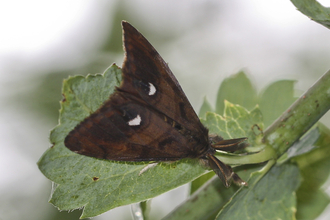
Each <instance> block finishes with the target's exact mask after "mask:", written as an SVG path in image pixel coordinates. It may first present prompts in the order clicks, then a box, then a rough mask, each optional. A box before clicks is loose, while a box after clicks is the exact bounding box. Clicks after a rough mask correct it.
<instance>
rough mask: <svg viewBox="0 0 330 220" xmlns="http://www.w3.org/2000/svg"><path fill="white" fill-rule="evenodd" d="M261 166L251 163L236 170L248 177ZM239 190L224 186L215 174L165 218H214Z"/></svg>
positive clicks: (164, 219) (242, 176)
mask: <svg viewBox="0 0 330 220" xmlns="http://www.w3.org/2000/svg"><path fill="white" fill-rule="evenodd" d="M260 168H261V166H260V165H251V166H245V167H244V169H241V170H237V169H236V170H235V172H236V173H237V174H238V175H239V176H240V177H241V178H243V179H248V178H249V176H250V174H251V173H252V172H255V171H257V170H259V169H260ZM237 190H238V186H235V185H232V186H231V187H229V188H226V187H224V185H223V184H222V183H221V181H220V179H219V178H218V177H217V176H214V177H213V178H212V179H210V180H209V181H207V182H206V183H205V184H204V185H203V186H202V187H201V188H200V189H199V190H197V191H196V192H194V194H192V195H191V196H190V197H189V198H188V199H187V200H186V201H185V202H184V203H182V204H181V205H180V206H178V207H176V209H175V210H173V211H172V212H171V213H170V214H168V215H167V216H166V217H165V218H163V220H175V219H180V220H190V219H200V220H207V219H214V218H215V217H216V215H217V214H218V212H219V211H220V209H221V208H222V207H223V206H224V205H225V204H226V203H227V202H228V201H229V200H230V199H231V197H232V196H233V195H234V193H235V192H236V191H237ZM238 211H239V210H238Z"/></svg>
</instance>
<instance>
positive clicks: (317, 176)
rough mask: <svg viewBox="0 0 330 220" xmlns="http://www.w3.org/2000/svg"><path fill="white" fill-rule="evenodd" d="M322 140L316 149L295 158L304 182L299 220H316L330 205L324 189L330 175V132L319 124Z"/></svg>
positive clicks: (300, 192)
mask: <svg viewBox="0 0 330 220" xmlns="http://www.w3.org/2000/svg"><path fill="white" fill-rule="evenodd" d="M318 128H319V130H320V135H321V136H320V138H319V140H318V141H317V142H316V144H315V145H316V148H315V149H314V150H312V151H310V152H308V153H306V154H303V155H300V156H298V157H295V158H293V160H294V161H295V162H296V163H297V164H298V166H299V168H300V170H301V175H302V177H303V181H302V184H301V186H300V187H299V189H298V191H297V201H298V211H297V219H315V218H316V217H318V216H319V215H320V214H321V213H322V212H323V210H324V209H325V208H326V207H327V206H328V205H329V204H330V198H329V196H328V195H327V193H325V192H324V190H323V189H322V186H323V184H324V183H325V182H326V181H327V179H328V177H329V175H330V169H329V167H330V130H329V129H328V128H326V127H325V126H324V125H322V124H320V123H319V126H318Z"/></svg>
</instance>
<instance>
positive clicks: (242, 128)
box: [201, 101, 263, 144]
mask: <svg viewBox="0 0 330 220" xmlns="http://www.w3.org/2000/svg"><path fill="white" fill-rule="evenodd" d="M201 122H202V123H203V124H204V125H205V126H206V127H207V128H208V129H209V131H210V134H218V135H220V136H221V137H223V138H224V139H231V138H240V137H248V140H249V142H250V143H251V144H254V143H253V142H254V140H255V139H256V136H257V135H256V134H255V133H254V131H253V126H254V125H258V126H259V127H261V128H262V127H263V122H262V114H261V112H260V111H259V109H258V107H256V108H255V109H253V110H252V111H251V112H250V111H248V110H247V109H245V108H243V107H241V106H240V105H234V104H232V103H230V102H228V101H225V106H224V116H221V115H218V114H216V113H212V112H208V113H207V114H206V120H204V119H201Z"/></svg>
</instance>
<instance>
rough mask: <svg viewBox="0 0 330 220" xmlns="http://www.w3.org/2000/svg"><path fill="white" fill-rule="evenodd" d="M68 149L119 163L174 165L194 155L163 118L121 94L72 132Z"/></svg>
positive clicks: (114, 96)
mask: <svg viewBox="0 0 330 220" xmlns="http://www.w3.org/2000/svg"><path fill="white" fill-rule="evenodd" d="M65 146H66V147H67V148H69V149H70V150H71V151H73V152H76V153H79V154H83V155H87V156H91V157H96V158H102V159H109V160H117V161H167V160H170V161H175V160H178V159H181V158H185V157H189V155H191V154H192V152H191V149H190V148H189V143H188V140H187V139H186V138H185V137H184V136H182V135H181V134H180V133H179V131H178V130H176V129H173V127H172V126H171V125H170V124H168V123H166V122H165V121H164V119H163V118H161V115H158V114H156V113H155V112H153V111H151V110H149V109H148V108H145V106H143V104H141V103H139V102H135V101H134V100H130V99H127V97H125V96H123V94H121V93H120V92H115V93H114V94H113V95H112V96H111V98H110V99H109V100H108V101H107V102H106V103H105V104H104V105H103V106H102V107H101V108H100V109H98V110H97V111H96V112H95V113H93V114H91V115H90V116H89V117H87V118H86V119H85V120H84V121H83V122H81V123H80V124H79V125H78V126H77V127H76V128H75V129H74V130H73V131H71V132H70V133H69V135H68V136H67V137H66V138H65Z"/></svg>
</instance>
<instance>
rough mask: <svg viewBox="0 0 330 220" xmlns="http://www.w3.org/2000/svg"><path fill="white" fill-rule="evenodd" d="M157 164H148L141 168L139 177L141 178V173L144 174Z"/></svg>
mask: <svg viewBox="0 0 330 220" xmlns="http://www.w3.org/2000/svg"><path fill="white" fill-rule="evenodd" d="M157 164H158V163H149V164H148V165H147V166H145V167H143V168H142V170H140V172H139V176H141V174H142V173H144V172H146V171H147V170H149V169H150V168H153V167H155V166H157Z"/></svg>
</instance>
